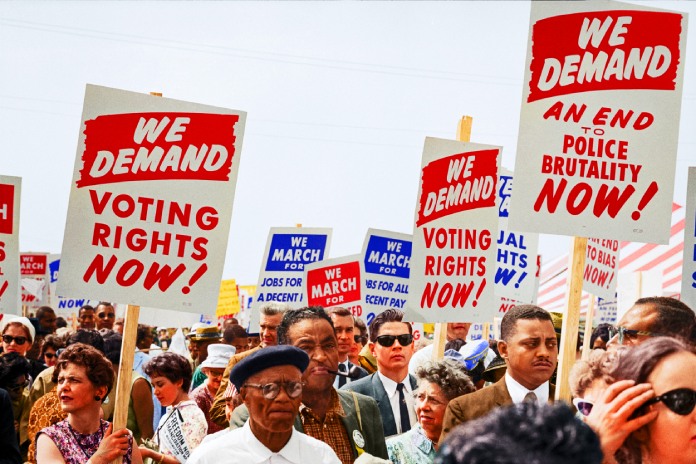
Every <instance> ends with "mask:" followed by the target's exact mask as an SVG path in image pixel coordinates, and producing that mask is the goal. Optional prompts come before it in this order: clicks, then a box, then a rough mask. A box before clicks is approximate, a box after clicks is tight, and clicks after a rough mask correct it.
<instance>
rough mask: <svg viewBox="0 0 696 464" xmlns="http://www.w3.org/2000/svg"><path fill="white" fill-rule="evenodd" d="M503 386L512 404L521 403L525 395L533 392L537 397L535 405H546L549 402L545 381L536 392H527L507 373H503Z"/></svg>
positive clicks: (547, 383) (547, 386)
mask: <svg viewBox="0 0 696 464" xmlns="http://www.w3.org/2000/svg"><path fill="white" fill-rule="evenodd" d="M505 386H506V387H507V389H508V393H510V397H511V398H512V402H513V403H514V404H518V403H522V402H523V401H524V397H525V396H527V393H529V392H530V391H531V392H534V394H535V395H536V397H537V403H539V404H540V405H541V404H546V403H548V402H549V382H548V381H546V382H544V383H542V384H541V385H539V387H537V389H536V390H527V389H526V388H525V387H523V386H522V385H520V383H519V382H518V381H516V380H515V379H513V378H512V377H511V376H510V374H508V373H507V372H506V373H505Z"/></svg>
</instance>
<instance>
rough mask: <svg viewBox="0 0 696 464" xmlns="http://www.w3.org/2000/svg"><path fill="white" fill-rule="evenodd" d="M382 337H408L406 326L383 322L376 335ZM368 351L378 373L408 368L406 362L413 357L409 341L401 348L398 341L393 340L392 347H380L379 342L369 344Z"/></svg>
mask: <svg viewBox="0 0 696 464" xmlns="http://www.w3.org/2000/svg"><path fill="white" fill-rule="evenodd" d="M382 335H408V325H407V324H406V323H405V322H385V323H384V324H383V325H382V327H380V329H379V332H378V333H377V336H378V337H380V336H382ZM370 349H371V350H372V355H373V356H374V357H375V359H376V360H377V369H378V370H379V371H380V372H382V373H386V372H395V371H402V370H404V369H407V368H408V362H409V361H410V360H411V356H413V352H414V342H413V341H411V343H409V344H408V345H406V346H401V343H399V341H398V340H394V344H393V345H392V346H382V345H381V344H380V343H379V341H378V342H375V343H373V342H370ZM385 375H386V374H385Z"/></svg>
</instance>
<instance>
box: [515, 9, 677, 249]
mask: <svg viewBox="0 0 696 464" xmlns="http://www.w3.org/2000/svg"><path fill="white" fill-rule="evenodd" d="M530 24H531V28H530V34H529V42H528V49H527V61H526V68H525V80H524V91H523V102H522V111H521V117H520V130H519V139H518V146H517V157H516V165H515V186H514V189H513V196H512V207H511V215H510V227H511V228H513V229H515V230H523V231H531V232H544V233H554V234H563V235H575V236H580V237H588V236H590V237H597V238H609V239H616V240H629V241H636V242H653V243H667V241H668V240H669V237H670V223H671V212H672V208H671V206H672V195H673V190H674V172H675V166H676V156H677V141H678V135H679V134H678V132H679V114H680V108H681V95H682V83H683V77H684V59H685V53H684V51H685V45H686V26H687V22H686V15H684V14H681V13H673V12H668V11H664V10H657V9H654V8H647V7H643V6H639V5H632V4H623V3H616V2H609V1H606V2H595V1H588V2H532V9H531V17H530ZM657 154H659V156H658V155H657Z"/></svg>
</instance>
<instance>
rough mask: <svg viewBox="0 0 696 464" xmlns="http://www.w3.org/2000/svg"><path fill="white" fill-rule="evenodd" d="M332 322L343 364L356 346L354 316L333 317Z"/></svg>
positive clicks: (339, 355)
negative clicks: (354, 345)
mask: <svg viewBox="0 0 696 464" xmlns="http://www.w3.org/2000/svg"><path fill="white" fill-rule="evenodd" d="M331 320H332V321H333V325H334V332H336V340H337V341H338V359H339V360H340V361H341V362H342V361H345V359H346V358H347V357H348V353H350V349H351V348H352V347H353V344H355V340H354V339H353V335H354V334H355V324H354V323H353V316H337V315H335V314H332V315H331Z"/></svg>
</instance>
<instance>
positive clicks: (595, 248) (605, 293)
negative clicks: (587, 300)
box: [582, 238, 619, 301]
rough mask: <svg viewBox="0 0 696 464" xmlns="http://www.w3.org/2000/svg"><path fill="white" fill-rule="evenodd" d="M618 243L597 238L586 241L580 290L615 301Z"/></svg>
mask: <svg viewBox="0 0 696 464" xmlns="http://www.w3.org/2000/svg"><path fill="white" fill-rule="evenodd" d="M618 265H619V241H618V240H608V239H599V238H590V239H588V240H587V250H586V252H585V270H584V272H583V277H582V289H583V290H584V291H586V292H588V293H590V294H591V295H595V296H598V297H600V298H604V299H605V300H613V301H616V282H617V281H618V280H619V279H618V277H619V276H618V274H619V272H618Z"/></svg>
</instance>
